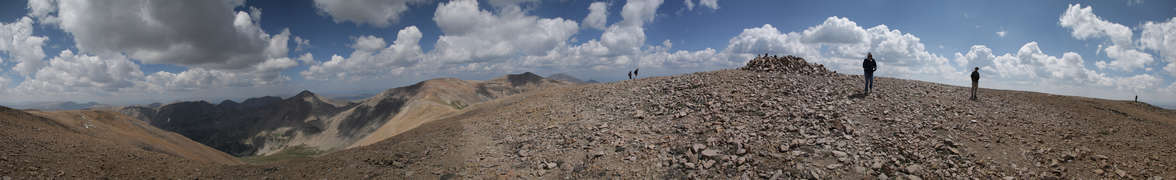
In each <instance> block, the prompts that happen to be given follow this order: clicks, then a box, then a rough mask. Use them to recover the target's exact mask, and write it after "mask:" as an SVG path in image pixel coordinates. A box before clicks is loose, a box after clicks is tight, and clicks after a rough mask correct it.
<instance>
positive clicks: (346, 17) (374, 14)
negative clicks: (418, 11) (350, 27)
mask: <svg viewBox="0 0 1176 180" xmlns="http://www.w3.org/2000/svg"><path fill="white" fill-rule="evenodd" d="M419 2H428V0H314V7H315V8H316V9H318V11H319V12H321V13H325V14H327V15H330V16H331V19H333V20H334V21H335V23H342V22H348V21H350V22H353V23H355V24H370V25H373V26H376V27H388V25H391V24H392V23H395V22H396V21H399V20H400V15H401V14H403V13H404V12H405V11H408V9H409V7H408V6H409V5H410V3H419Z"/></svg>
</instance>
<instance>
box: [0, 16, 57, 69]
mask: <svg viewBox="0 0 1176 180" xmlns="http://www.w3.org/2000/svg"><path fill="white" fill-rule="evenodd" d="M46 40H49V38H46V37H44V36H34V35H33V19H32V18H29V17H21V18H20V19H17V20H16V22H11V23H2V22H0V53H5V54H8V56H9V57H10V58H11V59H9V60H15V61H16V62H18V63H17V64H16V66H14V67H13V68H12V69H13V70H15V71H16V72H18V73H20V74H22V75H31V74H32V73H35V72H36V71H37V70H38V69H40V68H41V66H44V64H45V62H44V61H43V60H42V59H44V58H45V51H44V50H43V49H41V47H42V46H43V45H44V44H45V41H46ZM0 62H3V61H0Z"/></svg>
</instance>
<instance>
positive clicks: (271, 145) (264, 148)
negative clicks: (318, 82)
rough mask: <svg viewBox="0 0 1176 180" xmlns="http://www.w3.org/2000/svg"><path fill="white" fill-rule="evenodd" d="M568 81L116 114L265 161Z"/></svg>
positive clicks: (464, 84)
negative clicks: (275, 156)
mask: <svg viewBox="0 0 1176 180" xmlns="http://www.w3.org/2000/svg"><path fill="white" fill-rule="evenodd" d="M573 79H574V78H573ZM574 83H578V82H568V81H560V80H552V79H548V78H544V77H542V76H539V75H536V74H534V73H530V72H527V73H522V74H511V75H506V76H503V77H499V78H495V79H491V80H486V81H474V80H461V79H456V78H438V79H431V80H426V81H423V82H420V83H416V84H413V85H409V86H405V87H398V88H392V89H388V90H385V91H383V92H380V93H379V94H376V95H374V96H371V97H368V98H366V99H362V100H358V101H341V100H334V99H330V98H326V97H323V96H319V95H316V94H315V93H313V92H310V91H302V92H300V93H298V94H297V95H294V96H292V97H289V98H285V99H283V98H280V97H274V96H267V97H258V98H250V99H246V100H244V101H242V102H239V103H238V102H234V101H231V100H225V101H222V102H220V103H217V104H212V103H209V102H205V101H186V102H176V103H170V104H166V105H162V106H159V107H154V108H153V107H145V106H128V107H123V108H121V109H119V111H120V112H122V113H124V114H127V115H129V116H132V117H136V118H139V119H141V120H143V121H145V122H149V123H150V124H151V125H153V126H155V127H159V128H160V129H164V130H168V131H173V132H176V133H179V134H182V135H184V136H186V137H188V138H191V139H193V140H195V141H197V142H200V143H203V144H205V145H208V146H210V147H213V148H215V149H218V150H221V151H224V152H226V153H229V154H232V155H234V156H266V155H273V154H276V153H279V152H282V151H283V150H286V149H288V148H295V147H298V148H312V149H314V150H316V151H319V152H331V151H337V150H341V149H346V148H349V147H357V146H363V145H367V144H371V143H374V142H378V141H380V140H383V139H386V138H388V137H391V136H395V135H396V134H399V133H401V132H403V131H405V130H408V129H412V128H414V127H416V126H418V125H420V124H422V123H426V122H429V121H430V120H434V119H438V118H441V117H444V116H447V115H450V114H453V113H454V112H457V111H459V110H461V109H462V108H464V107H466V106H469V105H470V104H474V103H479V102H483V101H488V100H492V99H496V98H499V97H504V96H509V95H513V94H518V93H522V92H527V91H531V90H535V89H540V88H546V87H552V86H561V85H567V84H574Z"/></svg>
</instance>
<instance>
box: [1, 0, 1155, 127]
mask: <svg viewBox="0 0 1176 180" xmlns="http://www.w3.org/2000/svg"><path fill="white" fill-rule="evenodd" d="M0 3H2V4H3V5H2V6H0V24H2V25H3V26H2V28H0V35H2V37H5V38H3V39H0V67H3V68H2V69H0V87H3V88H4V89H3V91H0V94H2V95H3V96H2V97H0V104H4V105H13V104H22V103H28V102H43V101H68V100H72V101H82V102H84V101H97V102H101V103H107V104H135V103H150V102H165V103H166V102H171V101H176V100H208V101H212V102H219V101H220V100H223V99H234V100H240V99H242V98H247V97H255V96H264V95H291V94H294V93H297V92H298V91H301V90H303V89H308V90H311V91H314V92H319V93H320V94H328V95H348V94H359V93H374V92H378V91H381V90H383V89H387V88H392V87H399V86H404V85H408V84H411V83H415V82H418V81H422V80H427V79H432V78H438V77H458V78H463V79H475V80H485V79H490V78H493V77H497V76H501V75H504V74H506V73H521V72H527V71H530V72H536V73H539V74H542V75H550V74H554V73H568V74H571V75H573V76H577V77H580V78H582V79H594V80H600V81H616V80H621V79H624V78H625V76H624V74H625V72H626V71H628V70H631V69H633V68H638V67H640V68H642V72H647V73H642V74H649V75H656V76H661V75H674V74H682V73H690V72H698V71H711V70H718V69H725V68H734V67H738V66H740V65H742V64H743V63H744V62H746V60H748V59H749V58H751V57H754V55H755V54H762V53H773V54H778V55H797V56H801V57H805V58H806V59H809V60H810V61H811V62H817V63H822V64H825V65H826V66H828V67H830V68H831V69H834V70H838V71H839V72H847V73H851V74H860V72H859V71H860V68H858V67H857V65H856V64H860V60H861V58H862V56H864V53H865V52H873V53H874V54H875V55H876V56H877V57H879V59H880V66H881V67H880V69H881V70H880V71H879V74H880V75H881V76H888V77H897V78H905V79H916V80H924V81H932V82H939V83H947V84H954V85H965V84H966V83H967V82H966V81H967V79H966V76H965V75H966V73H968V71H970V70H971V67H981V68H982V71H981V72H982V73H983V75H984V76H985V79H984V80H983V81H982V84H985V85H986V87H989V88H998V89H1013V90H1027V91H1038V92H1047V93H1054V94H1064V95H1076V96H1088V97H1098V98H1110V99H1129V98H1131V97H1132V96H1133V95H1136V94H1138V95H1140V96H1141V99H1143V100H1145V101H1148V102H1152V103H1155V104H1161V105H1168V106H1171V105H1176V78H1174V77H1176V57H1174V56H1176V2H1173V1H1157V0H1129V1H960V0H947V1H938V0H936V1H877V0H870V1H843V0H830V1H719V0H703V1H699V0H668V1H657V0H641V1H576V0H563V1H536V0H493V1H468V0H466V1H430V0H395V1H374V0H373V1H335V0H293V1H253V0H249V1H240V0H224V1H188V2H178V3H182V4H174V3H176V2H169V3H173V4H168V3H158V2H154V1H141V0H129V1H118V2H116V3H105V4H96V3H89V2H87V1H74V0H34V1H33V2H27V1H5V2H0ZM594 4H595V5H594ZM593 6H596V8H598V9H593ZM600 7H603V8H600ZM114 17H117V18H114ZM601 19H603V20H601ZM38 52H40V53H38Z"/></svg>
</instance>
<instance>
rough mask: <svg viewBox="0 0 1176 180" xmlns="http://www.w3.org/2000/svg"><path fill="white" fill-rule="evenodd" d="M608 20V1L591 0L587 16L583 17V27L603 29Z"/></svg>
mask: <svg viewBox="0 0 1176 180" xmlns="http://www.w3.org/2000/svg"><path fill="white" fill-rule="evenodd" d="M607 22H608V3H605V2H593V3H592V4H590V5H588V16H587V17H584V27H590V28H596V29H600V30H604V28H605V25H606V23H607Z"/></svg>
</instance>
